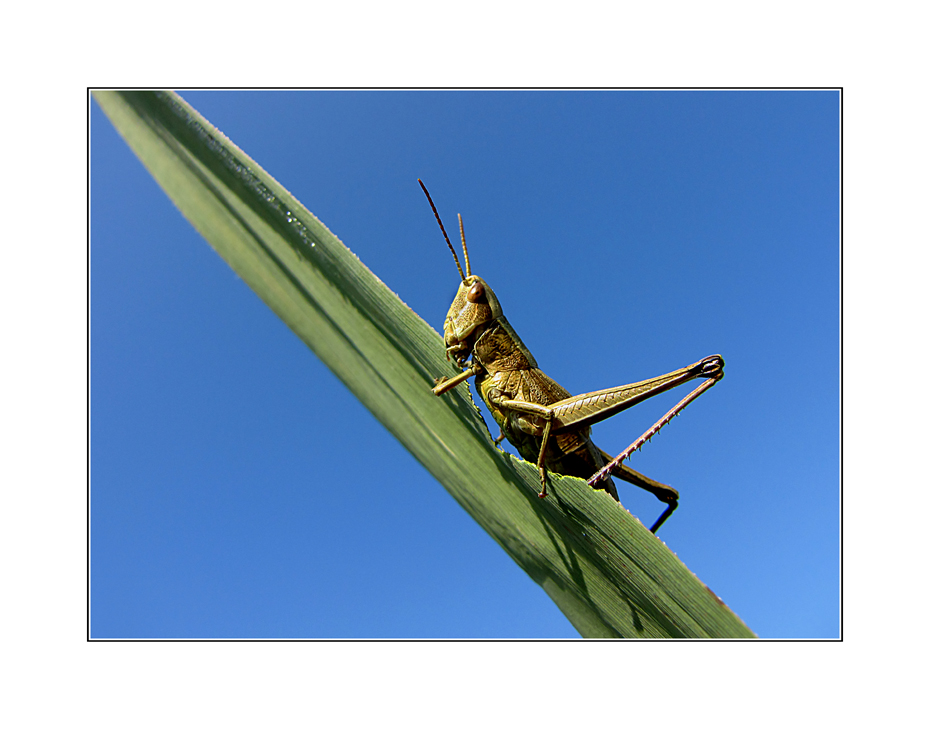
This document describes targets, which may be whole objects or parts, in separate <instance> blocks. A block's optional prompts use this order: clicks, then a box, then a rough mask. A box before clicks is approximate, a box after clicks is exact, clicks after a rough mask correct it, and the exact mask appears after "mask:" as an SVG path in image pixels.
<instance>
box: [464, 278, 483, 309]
mask: <svg viewBox="0 0 930 729" xmlns="http://www.w3.org/2000/svg"><path fill="white" fill-rule="evenodd" d="M465 298H466V299H468V300H469V301H470V302H471V303H472V304H477V303H478V302H479V301H482V300H483V299H484V286H482V285H481V282H480V281H476V282H475V283H473V284H472V285H471V288H470V289H468V293H467V294H465Z"/></svg>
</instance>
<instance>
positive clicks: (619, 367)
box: [91, 91, 840, 638]
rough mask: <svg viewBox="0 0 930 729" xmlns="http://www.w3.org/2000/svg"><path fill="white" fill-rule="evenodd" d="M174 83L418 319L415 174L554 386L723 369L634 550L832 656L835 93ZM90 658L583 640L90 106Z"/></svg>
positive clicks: (669, 459)
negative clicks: (663, 560)
mask: <svg viewBox="0 0 930 729" xmlns="http://www.w3.org/2000/svg"><path fill="white" fill-rule="evenodd" d="M181 93H182V96H184V98H185V99H187V100H188V101H189V102H190V103H192V104H193V106H194V107H195V108H197V109H198V110H199V111H200V112H201V113H203V114H204V115H205V116H206V117H207V118H208V119H209V120H210V121H211V122H213V123H214V124H215V125H216V126H217V127H218V128H219V129H220V130H222V131H223V132H224V133H225V134H227V135H228V136H229V137H230V138H231V139H232V140H233V141H234V142H236V143H237V144H238V145H239V146H240V147H241V148H242V149H244V150H245V151H246V152H247V153H248V154H249V155H251V156H252V157H253V159H255V160H256V161H257V162H259V164H261V165H262V166H263V167H264V168H265V169H266V170H268V171H269V172H270V173H271V174H272V175H274V176H275V177H276V178H277V179H278V180H279V181H280V182H281V183H282V184H283V185H284V186H285V187H287V188H288V189H289V190H290V191H291V192H292V193H294V195H295V196H296V197H297V198H298V199H300V200H301V201H302V202H303V203H304V205H306V207H307V208H308V209H309V210H311V211H312V212H313V213H314V214H316V215H317V216H318V217H319V218H320V219H321V220H322V221H323V222H324V223H325V224H326V225H327V226H328V227H329V229H330V230H332V231H333V232H334V233H335V234H336V235H337V236H339V238H340V239H341V240H342V241H343V242H344V243H345V244H346V245H347V246H348V247H349V248H351V249H352V250H353V251H354V252H355V253H356V254H357V255H358V256H359V258H360V259H361V260H362V261H363V262H364V263H365V264H366V265H367V266H368V267H369V268H370V269H371V270H372V271H373V272H374V273H375V274H376V275H377V276H379V277H380V278H381V279H382V280H383V281H384V282H385V283H386V284H387V285H388V286H390V287H391V288H392V289H393V290H394V291H395V292H396V293H397V294H398V295H399V296H400V297H401V298H402V299H403V300H404V301H405V302H406V303H407V304H408V305H410V306H411V307H412V308H413V309H414V310H415V311H417V312H418V313H419V314H420V315H421V316H422V317H423V318H424V319H426V321H428V322H429V323H430V324H432V325H433V326H434V327H435V328H436V329H441V327H442V321H443V318H444V316H445V312H446V310H447V308H448V306H449V303H450V302H451V299H452V296H453V294H454V292H455V290H456V287H457V281H458V280H459V279H458V274H457V272H456V270H455V266H454V263H453V262H452V259H451V256H450V255H449V253H448V250H447V249H446V247H445V244H444V242H443V241H442V237H441V234H440V233H439V230H438V227H437V226H436V224H435V221H434V219H433V217H432V213H431V212H430V210H429V206H428V204H427V203H426V200H425V199H424V197H423V195H422V193H421V192H420V190H419V187H418V186H417V184H416V179H417V177H421V178H422V179H423V180H424V181H425V182H426V184H427V185H428V186H429V188H430V191H431V193H432V195H433V198H434V200H435V202H436V204H437V206H438V207H439V211H440V213H441V214H442V215H443V218H444V220H445V221H446V224H447V228H453V227H454V222H455V214H456V213H459V212H460V213H462V215H463V217H464V220H465V227H466V232H467V236H468V240H469V246H470V254H471V260H472V268H473V271H474V272H475V273H477V274H478V275H480V276H482V277H483V278H485V280H486V281H487V282H488V283H489V284H490V285H491V286H493V287H494V290H495V292H496V293H497V295H498V298H499V299H500V300H501V303H502V305H503V307H504V311H505V313H506V314H507V316H508V318H509V320H510V322H511V324H513V325H514V327H515V328H516V330H517V331H518V332H519V333H520V336H521V337H522V338H523V340H524V342H525V343H526V344H527V345H528V346H529V348H530V349H531V350H532V352H533V354H534V355H535V357H536V359H537V361H538V362H539V364H540V366H541V367H542V369H543V370H544V371H545V372H546V373H547V374H549V375H550V376H552V377H553V378H555V379H556V380H557V381H559V382H560V383H561V384H562V385H564V386H565V387H566V388H567V389H568V390H569V391H570V392H572V393H581V392H585V391H589V390H596V389H602V388H605V387H610V386H612V385H618V384H623V383H626V382H633V381H636V380H640V379H645V378H647V377H650V376H653V375H656V374H660V373H663V372H666V371H669V370H672V369H676V368H678V367H680V366H683V365H685V364H689V363H691V362H693V361H695V360H698V359H700V358H701V357H703V356H705V355H708V354H713V353H720V354H722V355H723V356H724V357H725V359H726V362H727V370H726V373H727V374H726V377H725V378H724V380H723V381H722V382H721V383H720V384H719V385H718V386H716V387H715V388H713V389H712V390H711V391H710V392H709V393H708V394H707V395H705V396H703V397H702V398H700V399H699V400H698V401H697V402H696V403H695V404H693V405H692V406H690V407H689V409H688V410H687V411H686V412H685V413H684V414H683V415H682V416H681V417H679V418H677V419H676V420H675V421H674V422H673V423H672V424H671V425H669V426H668V427H667V428H665V429H664V430H663V431H662V433H661V434H660V435H659V436H658V437H656V438H655V439H653V441H652V442H651V443H649V444H647V445H646V446H645V448H644V449H643V450H642V451H641V452H639V453H637V454H636V455H635V456H634V457H633V459H632V461H631V465H633V466H634V467H635V468H637V469H639V470H641V471H643V472H645V473H647V474H649V475H650V476H652V477H653V478H657V479H659V480H661V481H664V482H666V483H669V484H671V485H673V486H675V487H676V488H677V489H678V490H679V491H680V492H681V506H680V508H679V509H678V511H677V512H676V513H675V514H674V516H673V517H672V518H671V519H670V520H669V522H667V523H666V525H665V526H663V527H662V530H661V531H660V536H661V537H662V538H663V540H664V541H665V542H666V543H667V544H668V545H669V547H670V548H671V549H672V550H673V551H674V552H675V553H676V554H678V556H679V557H680V558H681V559H682V560H683V561H684V562H685V564H686V565H688V567H689V568H691V569H692V570H693V571H694V572H695V573H696V574H697V575H698V577H699V578H700V579H702V580H703V581H704V582H705V583H706V584H707V585H708V586H709V587H710V588H711V589H713V590H714V591H715V592H716V593H717V594H718V595H719V596H720V597H721V598H722V599H723V600H724V601H725V602H726V603H727V604H728V605H729V606H730V607H731V608H733V609H734V610H735V611H736V612H737V614H739V615H740V617H742V618H743V620H744V621H745V622H746V623H747V624H748V625H749V626H750V628H752V629H753V630H755V631H756V632H757V633H758V634H759V635H760V636H762V637H787V638H814V637H838V635H839V610H840V603H839V566H840V561H839V555H840V552H839V515H840V512H839V506H840V502H839V493H840V492H839V485H840V484H839V202H840V201H839V95H838V93H836V92H825V91H823V92H818V91H801V92H785V91H769V92H696V91H695V92H303V93H290V92H263V93H256V92H243V93H231V92H183V91H182V92H181ZM683 394H684V392H683V391H682V392H672V393H667V394H666V395H665V396H663V397H661V398H656V399H655V401H653V402H649V403H646V404H643V405H641V406H637V407H636V408H634V409H632V410H630V411H627V412H625V413H623V414H621V415H619V416H617V417H615V418H612V419H611V420H609V421H607V422H605V423H602V424H600V425H598V426H596V427H595V430H594V439H595V442H596V443H597V444H598V445H600V446H601V447H602V448H604V449H605V450H607V451H611V452H615V453H616V452H619V451H620V450H622V449H623V448H624V447H625V446H626V445H627V444H628V443H629V442H630V441H631V440H632V439H633V438H635V437H636V436H637V435H639V433H640V432H642V431H643V430H644V429H645V428H646V427H648V426H649V425H651V424H652V422H653V421H654V420H655V419H656V418H657V417H658V416H660V415H661V414H662V413H664V412H665V410H666V409H667V408H668V407H669V406H670V405H671V404H672V403H674V402H675V401H676V400H677V399H678V398H680V397H681V396H683ZM620 489H621V500H622V501H623V503H624V505H625V506H627V507H628V508H629V509H630V510H631V511H632V512H633V513H634V514H636V515H638V516H640V518H642V520H643V521H644V522H646V523H647V524H650V523H651V522H652V520H654V519H655V517H656V516H657V515H658V513H659V512H660V511H661V509H660V506H659V504H658V503H657V502H656V501H655V500H654V499H653V498H652V497H651V496H649V495H648V494H642V493H637V492H636V491H635V489H634V488H633V487H626V488H625V487H624V485H623V484H621V485H620ZM91 635H92V636H94V637H266V638H277V637H282V638H292V637H310V638H313V637H336V638H338V637H361V638H364V637H385V638H393V637H451V638H456V637H466V638H467V637H491V638H507V637H517V638H522V637H576V636H577V633H576V631H575V630H574V629H573V628H572V626H571V625H570V624H569V623H568V621H567V620H566V619H565V618H564V616H562V614H561V613H560V612H559V611H558V610H557V609H556V607H555V606H554V604H553V603H552V602H551V601H550V600H549V598H548V597H547V596H546V595H545V593H544V592H543V591H542V589H541V588H539V587H538V586H536V585H535V583H533V582H532V581H531V580H530V579H529V577H528V576H527V575H526V574H525V573H523V572H522V571H521V570H520V569H519V568H518V567H517V566H516V565H515V564H514V563H513V562H512V561H511V560H510V558H509V557H508V556H507V555H506V554H505V553H504V552H503V550H501V549H500V548H499V547H498V546H497V545H496V544H495V543H494V542H493V541H492V540H491V538H490V537H489V536H488V535H487V534H486V533H485V532H484V531H483V530H481V529H480V528H479V527H478V526H477V525H476V524H475V523H474V522H473V521H472V520H471V518H470V517H469V516H468V515H467V514H466V513H465V512H464V511H462V509H461V508H459V507H458V505H457V504H456V503H455V502H454V501H453V500H452V498H451V497H450V496H448V494H446V492H445V491H444V490H443V489H442V487H441V486H440V485H439V484H438V483H437V482H436V481H435V480H434V479H433V478H432V477H431V476H430V475H429V474H428V473H426V471H425V470H424V469H423V468H422V467H421V466H420V465H419V464H418V463H417V462H416V461H415V460H414V459H413V458H412V456H410V455H409V454H408V453H407V452H406V451H405V450H404V449H403V448H402V447H401V446H400V445H399V444H398V443H397V442H396V441H394V439H393V438H392V437H391V436H390V435H388V434H387V432H386V431H385V430H384V429H383V428H382V427H381V426H380V424H378V423H377V421H375V420H374V418H373V417H372V416H371V415H370V414H369V413H368V412H367V411H366V410H365V409H364V408H362V407H361V405H359V403H358V402H357V401H356V400H355V399H354V397H352V395H350V394H349V393H348V391H346V390H345V388H344V387H343V386H342V384H341V383H340V382H339V381H338V380H337V379H336V378H335V377H334V376H333V375H331V374H330V373H329V371H328V370H327V369H326V368H325V367H323V365H321V364H320V362H319V361H318V360H317V359H316V358H315V356H314V355H313V354H312V353H311V352H310V351H309V350H308V349H307V348H306V347H305V346H304V345H303V344H302V343H301V342H300V341H299V340H298V339H297V338H296V337H295V336H294V335H293V334H291V332H290V331H289V330H288V329H287V327H286V326H285V325H284V324H283V323H282V322H281V321H280V320H278V319H277V317H275V315H274V314H273V313H271V311H270V310H269V309H267V307H265V305H264V304H263V303H262V302H261V301H260V300H259V299H258V298H257V297H256V296H255V295H254V294H253V293H252V292H251V291H250V290H249V289H248V287H246V286H245V284H244V283H242V281H240V280H239V279H238V278H237V277H236V275H235V274H234V273H233V272H232V271H231V270H230V269H229V268H228V267H227V266H226V264H225V263H224V262H223V261H222V260H221V259H220V258H219V257H218V256H216V254H214V253H213V251H212V249H210V248H209V246H208V245H207V244H206V243H205V242H204V241H203V240H202V239H201V238H200V236H199V235H198V234H197V233H196V232H195V231H194V230H193V228H191V227H190V225H189V224H188V223H187V222H186V221H185V220H184V219H183V218H182V216H181V215H180V214H179V213H178V212H177V210H176V209H175V208H174V207H173V205H172V204H171V203H170V201H169V200H168V198H167V197H166V196H165V195H164V193H162V192H161V190H160V188H158V186H157V185H156V184H155V182H154V181H153V180H152V178H151V177H150V176H149V175H148V173H147V172H146V171H145V170H144V168H143V167H142V166H141V164H140V163H139V162H138V161H137V160H136V158H135V157H134V156H133V155H132V153H131V152H130V150H129V149H128V147H126V145H125V144H124V143H123V142H122V140H121V139H120V138H119V136H118V135H117V134H116V132H115V131H114V130H113V128H112V127H111V126H110V124H109V122H108V121H107V120H106V118H105V117H104V116H103V114H102V113H101V112H100V111H99V109H98V108H97V107H96V106H94V107H93V108H92V110H91Z"/></svg>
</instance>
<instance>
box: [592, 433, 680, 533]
mask: <svg viewBox="0 0 930 729" xmlns="http://www.w3.org/2000/svg"><path fill="white" fill-rule="evenodd" d="M601 455H602V456H603V457H604V458H606V459H607V461H605V463H607V462H609V461H610V455H609V454H607V453H605V452H604V451H601ZM612 473H613V475H615V476H618V477H619V478H622V479H623V480H624V481H626V482H627V483H631V484H633V485H634V486H638V487H639V488H641V489H643V490H644V491H648V492H649V493H651V494H652V495H653V496H655V497H656V498H657V499H658V500H659V501H661V502H662V503H664V504H667V506H666V507H665V511H663V512H662V515H661V516H660V517H659V518H658V519H656V523H655V524H653V525H652V528H651V529H650V530H649V531H651V532H652V533H653V534H655V533H656V531H658V529H659V527H660V526H662V525H663V524H664V523H665V521H666V520H667V519H668V518H669V517H670V516H671V515H672V512H673V511H675V509H677V508H678V491H677V490H675V489H673V488H672V487H671V486H667V485H665V484H664V483H660V482H659V481H655V480H653V479H651V478H649V477H648V476H644V475H643V474H641V473H640V472H639V471H636V470H634V469H632V468H630V467H629V466H628V465H626V464H625V463H621V464H620V465H618V466H614V468H613V471H612ZM589 483H590V481H589ZM594 488H597V485H594Z"/></svg>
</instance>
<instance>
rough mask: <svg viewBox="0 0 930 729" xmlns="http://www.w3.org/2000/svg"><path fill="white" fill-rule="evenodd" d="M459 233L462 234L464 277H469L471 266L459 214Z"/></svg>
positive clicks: (463, 227)
mask: <svg viewBox="0 0 930 729" xmlns="http://www.w3.org/2000/svg"><path fill="white" fill-rule="evenodd" d="M459 233H461V234H462V252H463V253H464V254H465V275H466V276H471V264H470V263H469V262H468V246H467V245H465V226H464V225H463V224H462V214H461V213H459Z"/></svg>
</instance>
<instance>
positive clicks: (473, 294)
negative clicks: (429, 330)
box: [442, 276, 503, 367]
mask: <svg viewBox="0 0 930 729" xmlns="http://www.w3.org/2000/svg"><path fill="white" fill-rule="evenodd" d="M502 316H503V312H502V310H501V305H500V303H499V302H498V301H497V297H496V296H495V295H494V292H493V291H492V290H491V287H490V286H488V285H487V284H486V283H485V282H484V280H483V279H481V278H480V277H478V276H466V277H465V278H464V279H463V280H462V283H461V284H459V290H458V292H456V294H455V298H454V299H453V300H452V306H450V307H449V313H448V314H446V321H445V324H443V327H442V328H443V334H444V336H443V339H444V341H445V343H446V355H447V356H449V357H451V358H452V359H453V360H455V362H456V364H458V365H459V366H460V367H464V366H465V360H467V359H468V358H469V357H470V356H471V352H472V348H473V347H474V345H475V340H477V339H478V337H480V336H481V334H482V333H483V332H484V330H485V329H486V328H487V326H488V325H489V324H491V323H492V322H493V321H495V320H496V319H498V318H500V317H502Z"/></svg>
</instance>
